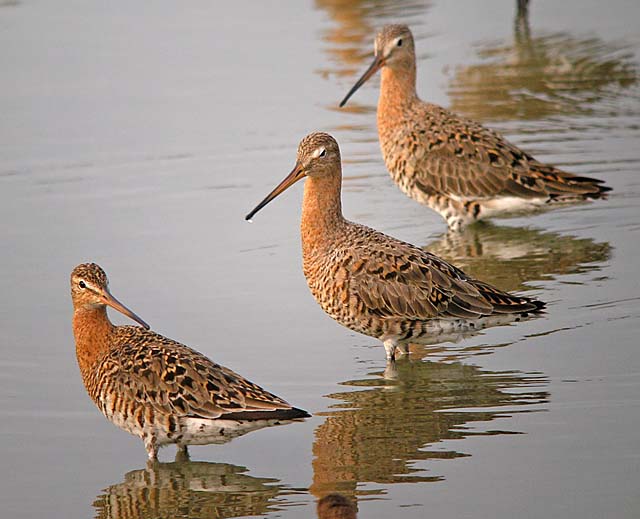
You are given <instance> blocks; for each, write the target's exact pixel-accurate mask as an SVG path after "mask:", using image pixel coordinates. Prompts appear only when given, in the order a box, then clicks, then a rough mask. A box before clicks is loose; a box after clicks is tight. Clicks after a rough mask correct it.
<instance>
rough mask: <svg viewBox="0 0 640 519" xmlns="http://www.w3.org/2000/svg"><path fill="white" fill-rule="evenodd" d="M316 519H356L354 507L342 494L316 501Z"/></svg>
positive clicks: (330, 495)
mask: <svg viewBox="0 0 640 519" xmlns="http://www.w3.org/2000/svg"><path fill="white" fill-rule="evenodd" d="M317 511H318V519H356V517H357V516H356V507H355V505H354V504H353V503H352V502H351V500H349V499H348V498H346V497H345V496H343V495H342V494H328V495H326V496H324V497H323V498H322V499H320V500H319V501H318V509H317Z"/></svg>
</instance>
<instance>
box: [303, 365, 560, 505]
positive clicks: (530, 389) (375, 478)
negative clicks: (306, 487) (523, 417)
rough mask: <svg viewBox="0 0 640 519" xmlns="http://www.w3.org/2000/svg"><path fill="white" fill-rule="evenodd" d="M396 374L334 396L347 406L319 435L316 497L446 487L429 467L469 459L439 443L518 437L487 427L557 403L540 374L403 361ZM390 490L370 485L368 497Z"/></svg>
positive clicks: (337, 407) (355, 383)
mask: <svg viewBox="0 0 640 519" xmlns="http://www.w3.org/2000/svg"><path fill="white" fill-rule="evenodd" d="M395 371H396V373H395V378H394V379H389V378H387V377H385V374H384V373H382V372H376V373H373V374H372V376H371V377H368V378H366V379H363V380H351V381H347V382H344V383H343V385H345V386H349V387H351V388H358V389H357V390H355V391H348V392H347V391H345V392H342V393H335V394H332V395H328V396H329V397H330V398H333V399H335V400H338V401H339V403H336V404H334V405H333V406H332V408H333V409H332V410H331V411H330V412H327V413H325V416H326V417H327V418H326V421H325V422H324V423H323V424H322V425H320V426H319V427H318V428H317V429H316V432H315V441H314V444H313V454H314V461H313V472H314V475H313V485H312V487H311V488H310V491H311V492H312V493H313V494H314V495H317V496H320V495H325V494H326V493H328V492H336V491H337V492H341V493H342V494H346V495H350V496H353V495H355V494H356V489H357V488H358V486H359V485H361V484H363V483H378V484H381V485H387V484H391V483H423V482H434V481H439V480H441V479H442V477H441V476H440V475H438V474H434V473H433V472H432V470H433V465H432V464H431V463H429V461H431V460H443V459H455V458H459V457H463V456H467V454H465V453H464V452H462V451H458V450H451V449H444V448H441V447H439V446H438V445H437V444H438V443H439V442H441V441H443V440H453V439H462V438H465V437H468V436H477V435H497V434H517V433H518V431H513V430H509V431H507V430H503V429H502V428H501V427H504V425H502V424H500V425H496V424H488V423H487V422H494V421H495V420H497V419H498V418H507V417H510V416H512V415H514V414H516V413H526V412H532V411H537V410H541V409H544V404H545V403H546V402H547V401H548V398H549V394H548V392H547V391H546V389H545V388H546V386H547V384H548V380H547V378H546V377H545V376H543V375H541V374H539V373H522V372H519V371H504V372H492V371H487V370H483V369H480V368H479V367H477V366H474V365H469V364H462V363H460V362H430V361H418V362H414V361H410V360H408V359H404V360H403V361H399V362H397V363H396V364H395ZM481 424H482V425H481ZM383 492H384V489H383V488H377V489H376V488H373V487H372V486H371V485H369V486H367V491H366V493H367V494H382V493H383ZM358 493H360V494H363V493H364V492H362V491H359V492H358Z"/></svg>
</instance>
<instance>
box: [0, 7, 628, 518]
mask: <svg viewBox="0 0 640 519" xmlns="http://www.w3.org/2000/svg"><path fill="white" fill-rule="evenodd" d="M638 20H640V4H638V2H635V1H625V0H614V1H612V2H608V3H606V5H605V4H603V3H602V2H596V1H595V0H586V1H577V0H571V1H569V2H537V1H536V0H533V1H532V5H531V9H530V16H529V23H526V21H523V20H517V19H516V17H515V6H514V5H513V3H512V2H507V1H498V0H489V1H485V2H474V1H472V0H464V1H458V2H445V1H443V0H440V1H432V2H430V1H424V2H403V3H399V2H391V1H388V2H385V1H382V0H380V1H373V0H370V1H362V2H357V1H352V2H346V1H345V2H340V1H338V0H334V1H332V2H329V1H320V0H318V1H316V2H315V3H310V2H287V3H285V2H275V1H271V2H229V3H227V4H225V5H222V4H219V3H213V2H211V3H209V2H187V3H181V4H180V5H179V6H178V4H176V3H172V2H156V3H153V4H148V3H130V2H115V3H114V2H110V3H99V2H90V3H87V2H63V3H54V2H38V1H15V2H14V1H12V2H2V3H0V49H2V50H0V63H2V74H1V75H0V107H1V110H0V113H2V116H1V117H0V142H1V143H2V144H1V148H0V149H1V152H0V197H1V198H0V200H1V203H0V229H1V234H0V235H1V236H2V256H1V258H2V260H1V261H2V263H1V266H2V268H1V269H0V292H1V293H2V294H3V303H2V305H0V323H1V324H2V330H3V334H4V341H3V345H2V348H1V349H0V440H1V445H2V451H1V452H2V465H1V467H2V468H1V469H0V482H1V484H0V503H1V504H2V515H3V517H4V516H6V517H12V518H31V517H43V516H45V517H50V518H68V517H110V518H116V517H117V518H120V519H123V518H125V517H242V516H250V515H267V516H268V517H291V518H295V517H313V516H314V514H315V512H314V506H315V504H314V503H315V499H316V498H317V497H318V496H320V495H323V494H324V493H325V492H328V491H340V492H343V493H345V494H348V495H352V496H355V497H356V498H357V500H358V508H359V516H360V517H362V518H386V517H403V518H404V517H406V518H422V517H439V518H448V517H450V518H457V519H459V518H466V517H473V518H476V517H492V518H512V517H532V518H534V517H565V518H569V517H570V518H580V519H583V518H602V517H612V518H613V517H615V518H635V517H638V516H640V492H639V488H640V454H639V453H640V440H639V438H640V437H639V435H638V431H639V430H640V347H639V346H640V345H639V344H638V336H639V335H640V286H639V285H640V282H639V281H638V257H639V256H640V246H639V243H640V211H639V209H638V207H639V205H640V182H639V181H638V178H640V177H638V175H639V174H640V140H639V138H640V86H639V75H640V30H639V29H638ZM391 22H404V23H408V24H410V25H411V27H412V28H413V30H414V34H415V36H416V39H417V46H418V53H419V63H418V88H419V91H420V93H421V96H422V98H423V99H428V100H430V101H433V102H437V103H440V104H443V105H445V106H451V107H453V108H454V109H455V110H457V111H459V112H461V113H463V114H465V115H467V116H469V117H473V118H476V119H480V120H482V121H485V122H487V124H490V125H491V126H492V127H494V128H497V129H499V130H501V131H503V132H504V133H506V134H507V135H508V136H509V138H510V139H511V140H512V141H513V142H515V143H517V144H519V145H521V146H523V147H525V148H526V149H527V150H529V151H531V152H533V153H534V154H536V155H537V157H538V158H540V159H542V160H545V161H549V162H552V163H555V164H557V165H560V166H562V167H565V168H567V169H569V170H571V171H575V172H577V173H579V174H584V175H593V176H597V177H599V178H602V179H604V180H605V181H606V182H607V183H608V184H609V185H611V186H612V187H613V189H614V191H613V193H612V194H611V196H610V197H609V199H608V200H607V201H599V202H597V203H593V204H587V205H582V206H574V207H567V208H563V209H560V210H557V211H554V212H550V213H546V214H542V215H537V216H532V217H529V218H518V219H511V220H500V221H495V222H493V223H491V224H487V225H484V226H479V227H476V228H473V229H469V230H467V231H465V232H464V233H463V234H461V235H459V236H451V235H446V234H444V230H445V229H444V225H443V222H442V220H441V219H440V217H439V216H438V215H436V214H435V213H432V212H430V211H429V210H427V209H425V208H423V207H420V206H418V205H417V204H415V203H414V202H413V201H411V200H409V199H408V198H406V197H405V196H404V195H402V194H401V193H400V192H399V191H398V189H397V188H395V186H393V184H392V182H391V181H390V179H389V176H388V174H387V173H386V171H385V168H384V165H383V163H382V160H381V157H380V152H379V149H378V144H377V134H376V129H375V103H376V99H377V88H378V86H377V85H378V82H377V81H375V80H374V81H371V82H370V84H367V85H365V87H363V88H362V89H361V91H359V92H358V94H357V95H356V96H355V97H354V99H353V100H352V101H351V102H350V106H349V107H348V108H347V109H345V110H338V109H337V103H338V101H339V100H340V99H341V98H342V97H343V96H344V94H345V93H346V91H347V90H348V89H349V88H350V87H351V85H352V84H353V82H354V81H355V80H356V78H357V77H358V75H359V74H360V73H361V72H362V71H363V70H364V68H365V67H366V66H367V65H368V63H369V60H370V58H371V52H372V42H373V34H374V32H375V29H376V28H378V27H380V26H381V25H383V24H385V23H391ZM312 130H325V131H330V132H331V133H333V134H334V135H335V136H336V138H337V139H338V141H339V142H340V144H341V147H342V152H343V157H344V159H345V162H346V165H345V177H346V178H345V193H344V196H343V205H344V207H345V212H346V215H347V216H348V217H349V218H351V219H353V220H356V221H359V222H362V223H366V224H368V225H371V226H373V227H375V228H378V229H381V230H383V231H385V232H387V233H390V234H393V235H395V236H398V237H400V238H402V239H405V240H407V241H410V242H413V243H417V244H422V245H425V246H426V247H427V248H428V249H429V250H431V251H433V252H436V253H437V254H440V255H442V256H443V257H445V258H447V259H449V260H450V261H453V262H455V263H456V264H457V265H459V266H461V267H463V268H464V269H465V270H467V271H468V272H470V273H472V274H474V275H477V276H479V277H482V278H483V279H485V280H487V281H491V282H493V283H495V284H496V285H498V286H500V287H502V288H505V289H509V290H519V291H527V292H528V294H530V295H534V296H537V297H539V298H541V299H543V300H545V301H547V302H548V304H549V305H548V313H547V315H545V316H544V317H541V318H539V319H535V320H531V321H528V322H525V323H519V324H517V325H514V326H504V327H498V328H492V329H489V330H486V331H484V332H482V333H480V334H477V335H474V336H470V337H468V338H466V339H465V340H463V341H460V342H457V343H444V344H435V345H433V346H430V347H428V348H425V349H424V350H422V351H419V352H417V353H415V354H413V355H412V357H411V358H410V359H405V360H404V361H403V362H400V363H398V365H397V369H396V370H395V371H392V370H386V371H385V362H384V353H383V348H382V347H381V345H380V344H379V343H377V341H375V340H373V339H370V338H367V337H364V336H360V335H356V334H354V333H351V332H349V331H347V330H345V329H343V328H341V327H340V326H339V325H337V324H335V323H334V322H333V321H331V319H329V318H328V317H327V316H325V315H324V314H323V312H322V311H321V310H320V309H319V308H318V307H317V305H316V303H315V302H314V301H313V299H312V297H311V295H310V294H309V292H308V289H307V287H306V283H305V281H304V278H303V276H302V272H301V267H300V263H301V261H300V250H299V249H300V247H299V237H298V220H299V208H300V197H301V188H300V187H298V188H296V189H293V190H292V191H291V192H288V193H287V194H286V195H285V196H283V197H282V198H279V199H278V200H277V201H276V202H274V203H273V204H271V205H270V206H269V207H268V208H267V209H265V210H264V211H263V212H262V213H261V214H260V215H259V216H258V217H257V218H256V221H255V223H254V224H253V225H248V224H246V223H245V222H244V221H243V216H244V214H246V212H247V211H248V210H249V209H251V208H252V207H253V206H254V205H255V203H256V202H257V201H259V200H260V199H261V198H262V197H263V196H264V195H265V194H266V193H267V192H268V191H269V190H270V189H271V188H272V187H273V186H274V185H275V183H276V182H277V181H279V180H280V179H281V178H282V177H283V176H284V175H285V174H286V173H287V172H288V171H289V170H290V168H291V166H292V164H293V161H294V157H295V148H296V146H297V143H298V141H299V139H300V138H301V137H303V136H304V135H305V134H306V133H308V132H309V131H312ZM87 260H93V261H96V262H98V263H100V264H101V265H102V266H103V267H104V268H105V269H106V270H107V273H108V274H109V275H110V279H111V288H112V291H113V293H114V294H115V295H116V296H117V297H119V298H120V299H121V300H122V301H123V302H125V303H126V304H128V305H129V306H130V307H131V308H133V309H134V310H135V311H136V312H137V313H139V314H140V315H141V317H142V318H144V319H145V320H146V321H147V322H149V323H150V324H151V325H152V327H153V328H154V329H155V330H157V331H158V332H160V333H163V334H165V335H167V336H169V337H173V338H176V339H179V340H181V341H183V342H185V343H187V344H190V345H192V346H194V347H197V348H198V349H200V350H201V351H203V352H204V353H205V354H207V355H209V356H210V357H212V358H213V359H215V360H216V361H218V362H221V363H223V364H225V365H228V366H230V367H231V368H233V369H236V370H237V371H239V372H240V373H242V374H243V375H245V376H247V377H248V378H250V379H252V380H255V381H256V382H258V383H260V384H262V385H264V386H265V387H267V388H268V389H270V390H272V391H274V392H275V393H277V394H279V395H282V396H284V397H285V398H287V399H288V400H290V401H291V402H292V403H293V404H295V405H297V406H300V407H303V408H305V409H307V410H309V411H311V412H313V413H314V415H315V416H314V417H313V418H312V419H310V420H308V421H307V422H305V423H303V424H293V425H290V426H286V427H278V428H273V429H267V430H263V431H259V432H256V433H252V434H249V435H247V436H245V437H242V438H239V439H237V440H235V441H233V442H231V443H229V444H227V445H224V446H207V447H195V448H193V449H192V458H193V459H194V460H197V461H195V462H191V463H184V462H183V463H163V464H161V465H160V466H158V467H155V468H146V466H145V453H144V450H143V448H142V445H141V443H140V442H139V440H137V439H135V438H133V437H132V436H129V435H127V434H125V433H123V432H122V431H119V430H117V429H116V428H115V427H113V426H112V425H110V424H109V423H108V422H107V421H106V420H105V419H104V418H103V417H102V416H101V415H100V414H99V412H98V411H97V410H96V409H95V408H94V407H93V404H92V403H91V402H90V400H89V399H88V398H87V396H86V394H85V392H84V389H83V387H82V383H81V381H80V377H79V373H78V369H77V366H76V362H75V354H74V347H73V338H72V334H71V308H70V298H69V289H68V274H69V272H70V271H71V269H72V268H73V266H75V265H76V264H77V263H80V262H82V261H87ZM112 318H113V319H114V320H116V321H117V322H125V320H124V318H122V317H120V316H116V315H112ZM172 457H173V449H166V450H165V451H163V452H162V453H161V458H162V460H163V461H165V462H168V461H170V460H171V459H172Z"/></svg>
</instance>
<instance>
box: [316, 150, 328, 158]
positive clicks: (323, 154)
mask: <svg viewBox="0 0 640 519" xmlns="http://www.w3.org/2000/svg"><path fill="white" fill-rule="evenodd" d="M326 153H327V151H326V150H325V149H324V148H318V149H317V150H315V151H314V152H313V158H316V159H317V158H318V157H324V156H325V155H326Z"/></svg>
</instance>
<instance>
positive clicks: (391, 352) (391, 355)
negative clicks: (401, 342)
mask: <svg viewBox="0 0 640 519" xmlns="http://www.w3.org/2000/svg"><path fill="white" fill-rule="evenodd" d="M382 344H384V350H385V351H386V352H387V361H389V362H393V361H394V360H396V348H397V346H398V343H397V342H396V340H395V339H385V340H384V341H382Z"/></svg>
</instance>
